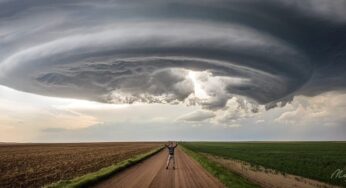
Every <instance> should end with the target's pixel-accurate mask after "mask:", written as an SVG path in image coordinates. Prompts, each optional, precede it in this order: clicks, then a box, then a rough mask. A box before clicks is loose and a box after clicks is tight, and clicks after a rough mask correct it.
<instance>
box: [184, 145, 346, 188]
mask: <svg viewBox="0 0 346 188" xmlns="http://www.w3.org/2000/svg"><path fill="white" fill-rule="evenodd" d="M184 146H185V147H187V148H188V149H190V150H193V151H195V152H202V153H208V154H212V155H217V156H221V157H224V158H232V159H238V160H242V161H246V162H249V163H251V164H253V165H261V166H264V167H266V168H271V169H275V170H278V171H280V172H282V173H289V174H294V175H298V176H303V177H306V178H311V179H315V180H319V181H322V182H326V183H329V184H334V185H341V186H346V179H345V177H343V178H342V177H340V178H333V179H332V178H331V175H332V173H333V172H334V171H335V170H337V169H341V170H343V173H342V174H343V175H344V174H345V173H346V142H218V143H216V142H189V143H184ZM344 176H346V175H344Z"/></svg>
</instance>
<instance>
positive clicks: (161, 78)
mask: <svg viewBox="0 0 346 188" xmlns="http://www.w3.org/2000/svg"><path fill="white" fill-rule="evenodd" d="M0 46H1V48H0V72H1V75H0V84H1V85H5V86H8V87H11V88H14V89H17V90H21V91H25V92H30V93H35V94H40V95H47V96H58V97H67V98H79V99H87V100H92V101H98V102H104V103H134V102H143V103H170V104H178V103H185V104H188V105H201V106H202V107H203V108H204V109H208V110H212V111H216V110H219V109H223V108H227V102H228V101H229V100H232V99H233V98H235V97H236V99H237V100H236V101H238V105H239V106H240V107H242V108H251V110H250V111H252V112H256V111H257V110H258V108H257V105H263V106H265V107H266V108H267V109H270V108H273V107H276V106H278V105H282V106H283V105H285V104H286V103H287V102H290V101H291V100H292V99H293V97H294V96H297V95H305V96H316V95H319V94H321V93H324V92H328V91H335V90H337V91H343V90H345V88H346V82H345V80H346V74H345V70H346V63H345V59H346V1H344V0H334V1H329V0H305V1H300V0H266V1H257V0H241V1H239V0H231V1H223V0H220V1H219V0H218V1H202V2H201V1H194V0H190V1H164V2H163V1H154V0H153V1H146V2H145V3H144V4H143V1H84V0H83V1H64V0H62V1H56V2H51V1H41V0H35V1H31V0H27V1H25V2H22V1H15V0H13V1H4V0H0ZM209 117H213V115H211V114H209V113H208V112H203V113H198V114H191V117H190V116H189V117H184V119H186V120H193V121H194V120H195V119H199V118H200V119H203V120H204V119H206V118H209Z"/></svg>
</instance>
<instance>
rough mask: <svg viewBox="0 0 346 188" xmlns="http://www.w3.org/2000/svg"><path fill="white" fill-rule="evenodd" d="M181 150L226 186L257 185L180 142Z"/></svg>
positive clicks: (242, 187)
mask: <svg viewBox="0 0 346 188" xmlns="http://www.w3.org/2000/svg"><path fill="white" fill-rule="evenodd" d="M180 146H181V148H182V150H183V151H184V152H185V153H186V154H188V155H189V156H190V157H191V158H192V159H194V160H195V161H197V162H198V163H199V164H200V165H201V166H202V167H203V168H204V169H206V170H207V171H208V172H209V173H210V174H212V175H213V176H214V177H216V178H217V179H218V180H219V181H220V182H221V183H222V184H224V185H225V186H226V187H232V188H255V187H259V186H258V185H256V184H254V183H252V182H250V181H249V180H247V179H246V178H244V177H242V176H240V175H238V174H235V173H234V172H232V171H230V170H229V169H227V168H225V167H224V166H222V165H221V164H219V163H216V162H214V161H211V160H209V159H208V158H207V157H205V156H204V155H202V154H200V153H198V152H195V151H193V150H191V149H189V148H188V146H186V145H185V144H180Z"/></svg>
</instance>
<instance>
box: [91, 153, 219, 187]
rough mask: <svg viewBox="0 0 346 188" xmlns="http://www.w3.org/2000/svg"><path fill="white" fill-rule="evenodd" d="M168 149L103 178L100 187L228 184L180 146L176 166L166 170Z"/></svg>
mask: <svg viewBox="0 0 346 188" xmlns="http://www.w3.org/2000/svg"><path fill="white" fill-rule="evenodd" d="M167 155H168V154H167V151H166V150H164V151H161V152H159V153H158V154H156V155H154V156H153V157H151V158H149V159H147V160H145V161H143V162H142V163H140V164H137V165H135V166H133V167H131V168H129V169H127V170H125V171H123V172H121V173H119V174H117V175H115V176H113V177H112V178H110V179H108V180H106V181H104V182H101V183H100V184H98V185H96V186H95V187H98V188H106V187H107V188H109V187H119V188H144V187H152V188H157V187H165V188H173V187H179V188H183V187H189V188H194V187H196V188H197V187H198V188H211V187H213V188H216V187H224V186H223V185H222V184H221V183H220V182H219V181H218V180H217V179H216V178H215V177H213V176H212V175H210V174H209V173H208V172H207V171H206V170H204V169H203V168H202V167H201V166H200V165H199V164H198V163H197V162H196V161H194V160H193V159H191V158H190V157H189V156H188V155H187V154H185V153H184V152H183V151H181V150H180V149H179V147H178V148H177V150H176V153H175V157H176V169H175V170H173V169H172V168H169V169H168V170H166V168H165V165H166V160H167Z"/></svg>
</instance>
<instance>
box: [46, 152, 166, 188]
mask: <svg viewBox="0 0 346 188" xmlns="http://www.w3.org/2000/svg"><path fill="white" fill-rule="evenodd" d="M162 149H163V147H162V146H161V147H159V148H157V149H154V150H152V151H149V152H147V153H144V154H139V155H137V156H135V157H133V158H130V159H127V160H124V161H121V162H119V163H117V164H114V165H112V166H109V167H105V168H102V169H100V170H99V171H96V172H92V173H88V174H86V175H83V176H80V177H76V178H74V179H71V180H61V181H58V182H56V183H53V184H50V185H47V186H44V188H79V187H88V186H91V185H94V184H96V183H98V182H100V181H101V180H104V179H107V178H109V177H110V176H112V175H114V174H115V173H117V172H119V171H121V170H124V169H125V168H128V167H130V166H132V165H134V164H137V163H139V162H141V161H143V160H145V159H147V158H149V157H151V156H153V155H154V154H156V153H158V152H159V151H161V150H162Z"/></svg>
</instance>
